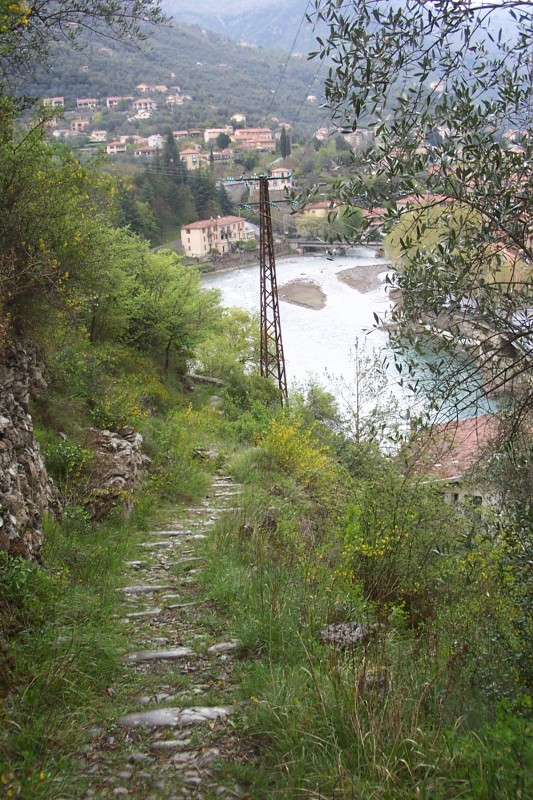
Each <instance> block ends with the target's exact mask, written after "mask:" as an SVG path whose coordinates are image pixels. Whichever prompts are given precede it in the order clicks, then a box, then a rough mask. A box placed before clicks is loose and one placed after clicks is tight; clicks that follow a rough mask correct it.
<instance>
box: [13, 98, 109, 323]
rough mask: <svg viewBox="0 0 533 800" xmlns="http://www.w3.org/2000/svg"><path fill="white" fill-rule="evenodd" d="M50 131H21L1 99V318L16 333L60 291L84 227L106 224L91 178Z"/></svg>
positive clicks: (39, 123)
mask: <svg viewBox="0 0 533 800" xmlns="http://www.w3.org/2000/svg"><path fill="white" fill-rule="evenodd" d="M45 130H46V117H42V118H39V119H37V120H35V121H34V122H33V123H31V125H30V126H29V128H24V129H20V130H19V129H18V127H17V124H16V111H15V106H14V103H13V102H12V101H10V100H9V99H8V98H1V99H0V210H1V212H2V213H1V215H0V216H1V223H0V311H1V312H2V314H3V315H4V318H5V319H11V321H12V324H13V325H14V326H15V327H18V328H24V327H25V326H27V324H28V323H29V322H30V318H31V315H32V309H33V308H34V307H38V306H39V305H40V304H41V303H42V302H48V301H50V299H51V298H53V297H55V296H57V295H59V294H60V293H61V292H62V291H63V288H64V285H65V281H66V280H67V278H68V276H69V275H70V276H72V275H73V273H74V272H75V271H76V267H77V265H78V264H79V262H80V260H81V258H82V256H81V254H80V250H81V248H82V244H83V242H84V241H85V239H86V236H85V231H86V229H87V222H88V221H89V220H93V221H96V220H97V219H99V218H100V216H101V211H100V210H99V209H98V187H97V182H96V181H95V179H94V177H92V176H91V174H90V172H89V170H88V169H86V168H84V167H82V166H81V165H80V164H79V163H78V162H77V161H76V160H75V159H74V158H73V156H72V154H71V153H70V151H68V150H67V149H66V148H63V147H54V146H52V145H51V144H49V143H48V142H47V141H46V138H45ZM36 313H37V312H36Z"/></svg>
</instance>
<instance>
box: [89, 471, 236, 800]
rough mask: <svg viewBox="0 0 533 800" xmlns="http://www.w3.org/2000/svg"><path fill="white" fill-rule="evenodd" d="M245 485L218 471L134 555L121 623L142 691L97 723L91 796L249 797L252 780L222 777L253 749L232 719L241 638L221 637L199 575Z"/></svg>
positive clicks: (146, 799)
mask: <svg viewBox="0 0 533 800" xmlns="http://www.w3.org/2000/svg"><path fill="white" fill-rule="evenodd" d="M240 492H241V486H240V485H238V484H235V483H234V482H233V481H232V480H231V478H228V477H225V476H220V475H219V476H217V477H216V478H215V480H214V481H213V485H212V489H211V492H210V497H209V498H208V499H207V500H206V502H205V503H204V504H203V505H202V506H201V507H199V508H194V509H189V512H188V519H187V520H186V521H180V523H179V524H178V523H176V524H173V525H170V526H169V527H168V528H167V529H166V530H158V531H153V532H152V533H151V534H150V535H149V537H148V538H147V541H146V542H143V543H142V544H141V545H140V547H139V550H140V554H139V558H138V559H137V560H134V561H129V562H127V564H126V567H127V569H128V576H130V577H131V581H130V582H129V584H128V585H127V586H125V587H124V588H123V589H122V592H123V593H124V597H125V602H126V604H127V609H129V610H127V611H126V613H125V616H124V618H123V619H122V620H121V624H122V625H125V626H127V629H128V631H130V632H131V636H130V637H129V640H130V641H131V644H132V650H131V652H129V653H126V654H125V655H124V664H125V665H127V670H128V671H131V672H127V675H131V681H132V682H133V685H134V686H139V687H141V691H139V694H138V696H137V699H136V702H135V707H133V708H131V711H130V712H129V713H127V714H124V715H122V716H120V717H119V718H117V719H116V720H115V722H114V724H113V725H112V726H110V728H109V729H104V728H94V729H93V731H92V734H93V742H92V744H90V745H87V746H86V747H84V748H83V753H81V754H80V758H81V759H82V771H83V775H84V776H85V779H86V780H87V781H88V784H89V788H88V789H87V790H86V791H85V794H84V795H83V797H86V798H94V799H95V800H104V798H106V799H107V798H109V799H110V800H111V798H116V797H125V798H128V797H131V798H135V799H136V800H214V798H228V800H229V798H235V797H237V798H246V796H247V795H246V790H245V789H243V788H242V787H240V786H238V785H234V784H233V783H232V782H231V781H224V780H223V778H222V777H221V775H222V773H223V764H224V762H225V761H228V760H231V759H234V758H238V759H241V758H242V757H243V754H242V751H241V744H240V741H239V736H238V735H237V733H236V732H235V729H234V727H233V725H232V722H233V720H235V714H238V710H239V707H238V705H237V704H235V701H234V696H233V695H234V692H233V688H234V687H233V683H232V671H233V670H232V668H233V664H234V662H235V660H236V659H238V657H239V642H237V641H236V640H233V639H230V640H227V641H225V640H220V639H219V638H217V637H216V631H217V628H218V622H217V620H216V617H215V615H214V613H213V611H212V609H211V608H210V604H209V602H208V601H206V600H205V599H204V598H203V597H202V595H201V590H200V587H199V586H198V583H197V578H198V574H199V572H200V570H201V569H202V564H203V561H204V554H203V550H204V545H205V539H206V536H207V534H208V531H209V528H210V527H211V526H212V525H213V524H214V523H215V522H216V520H217V519H218V518H219V517H220V515H222V514H225V513H228V512H233V511H235V510H236V509H237V508H238V506H237V505H236V503H237V502H238V498H239V494H240ZM126 681H127V677H126ZM109 691H110V693H112V692H113V691H114V690H113V689H112V688H111V687H110V690H109ZM217 776H218V777H217Z"/></svg>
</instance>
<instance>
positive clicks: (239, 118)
mask: <svg viewBox="0 0 533 800" xmlns="http://www.w3.org/2000/svg"><path fill="white" fill-rule="evenodd" d="M231 121H232V122H234V123H235V124H236V125H244V124H245V123H246V114H233V116H232V117H231Z"/></svg>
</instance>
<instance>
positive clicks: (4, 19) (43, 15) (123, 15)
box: [0, 0, 165, 79]
mask: <svg viewBox="0 0 533 800" xmlns="http://www.w3.org/2000/svg"><path fill="white" fill-rule="evenodd" d="M164 20H165V17H164V15H163V13H162V11H161V8H160V2H159V0H27V2H13V3H12V2H8V0H2V2H1V3H0V31H1V35H2V42H1V45H0V73H2V75H3V77H4V79H5V78H6V77H9V75H10V73H12V72H13V70H16V69H20V68H21V67H23V66H27V65H28V64H30V63H32V62H34V63H35V62H42V61H47V59H48V56H49V55H50V49H51V47H52V46H53V45H54V44H55V43H61V42H63V43H66V44H68V45H69V46H71V47H72V46H79V45H81V43H82V42H84V41H86V40H87V36H88V35H94V34H96V35H98V36H101V37H104V38H106V39H112V40H117V41H124V42H129V43H133V42H139V41H143V40H144V39H146V36H147V31H148V28H149V26H150V25H155V24H159V23H161V22H163V21H164Z"/></svg>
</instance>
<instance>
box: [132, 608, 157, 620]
mask: <svg viewBox="0 0 533 800" xmlns="http://www.w3.org/2000/svg"><path fill="white" fill-rule="evenodd" d="M162 610H163V609H161V608H147V609H146V611H132V612H131V613H130V614H126V619H135V618H136V617H138V618H140V619H142V618H143V617H157V616H158V615H159V614H160V613H161V611H162Z"/></svg>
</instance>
